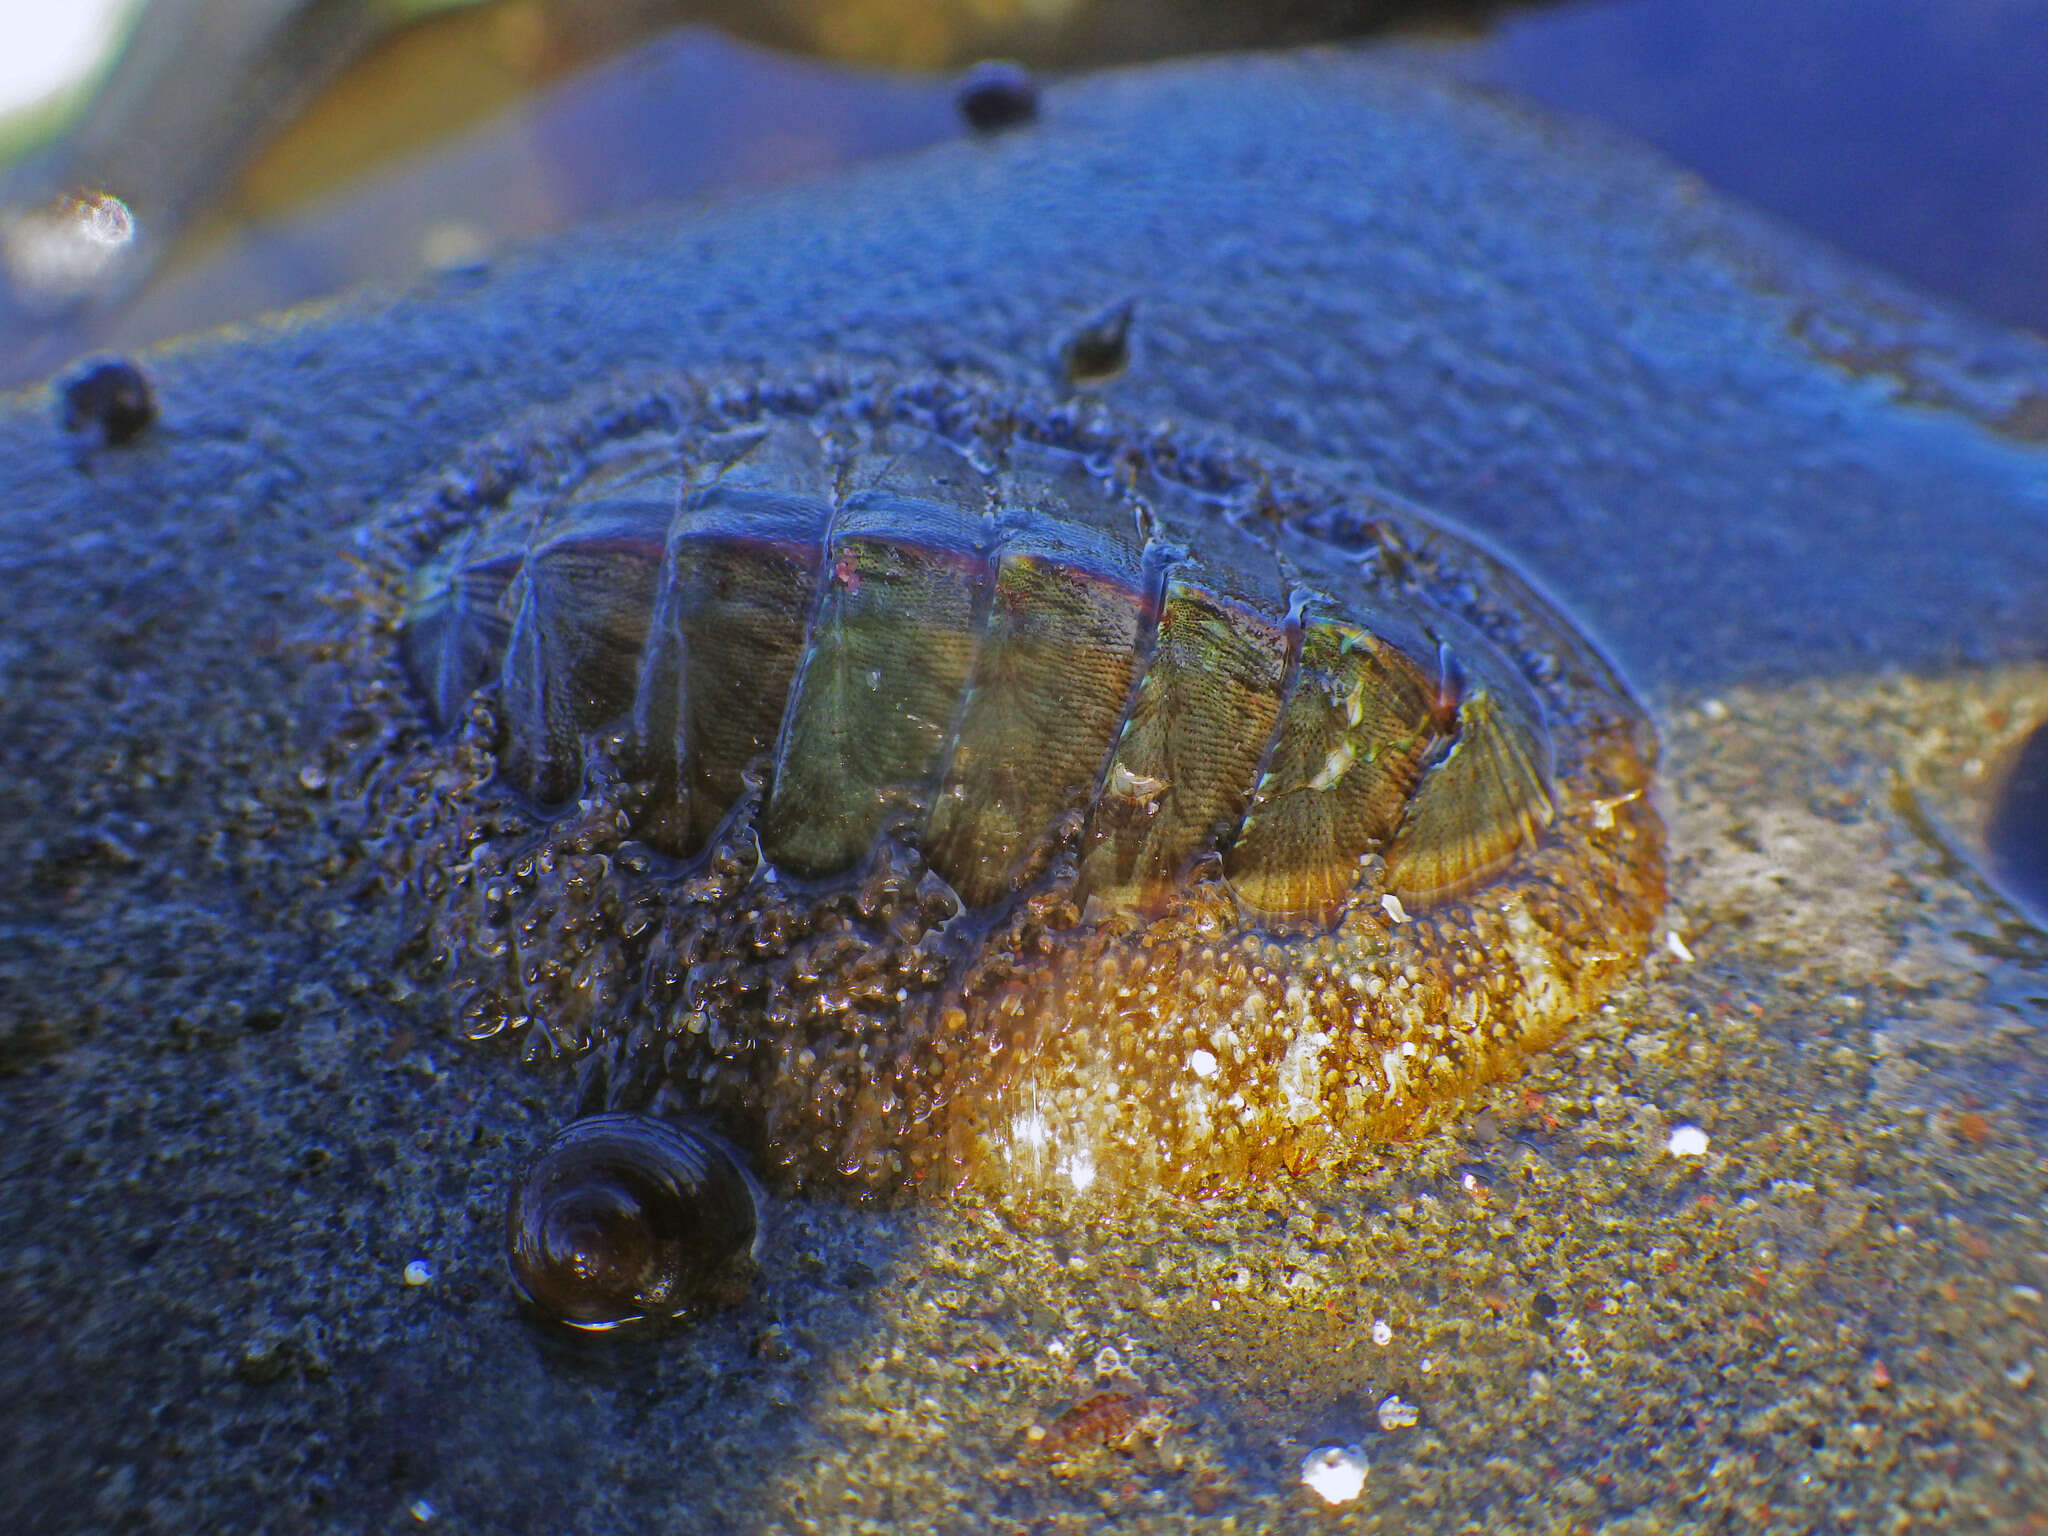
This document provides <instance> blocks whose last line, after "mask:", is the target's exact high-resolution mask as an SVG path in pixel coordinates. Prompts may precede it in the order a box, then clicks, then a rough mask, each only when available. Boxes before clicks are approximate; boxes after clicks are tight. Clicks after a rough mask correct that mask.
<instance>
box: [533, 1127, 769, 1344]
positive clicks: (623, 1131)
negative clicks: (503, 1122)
mask: <svg viewBox="0 0 2048 1536" xmlns="http://www.w3.org/2000/svg"><path fill="white" fill-rule="evenodd" d="M760 1243H761V1207H760V1191H759V1190H758V1189H757V1187H756V1186H755V1183H754V1180H753V1178H752V1176H751V1175H750V1174H748V1172H747V1171H746V1169H745V1168H744V1167H742V1166H741V1164H740V1162H739V1160H738V1159H737V1158H735V1157H734V1156H733V1155H732V1153H731V1152H730V1151H728V1150H727V1149H726V1147H725V1145H724V1144H723V1143H722V1142H720V1141H719V1140H718V1139H717V1138H715V1137H713V1136H711V1135H708V1134H707V1133H705V1132H703V1131H701V1130H699V1129H697V1128H696V1127H694V1126H690V1125H684V1124H678V1123H677V1122H674V1121H670V1120H663V1119H659V1118H656V1117H655V1116H652V1115H633V1114H603V1115H590V1116H587V1117H585V1118H584V1119H581V1120H575V1121H572V1122H570V1123H569V1124H568V1125H566V1126H564V1127H563V1128H562V1129H561V1130H560V1131H558V1132H557V1133H556V1134H555V1136H554V1137H553V1138H552V1139H551V1140H550V1141H549V1142H548V1143H547V1144H546V1145H545V1146H544V1147H542V1148H541V1150H540V1151H539V1152H538V1153H537V1154H535V1156H534V1158H533V1160H532V1161H531V1162H530V1163H529V1164H528V1165H527V1167H526V1170H525V1173H524V1175H523V1176H522V1177H521V1179H520V1181H519V1183H518V1184H517V1185H516V1186H515V1187H514V1189H513V1192H512V1199H511V1202H510V1204H509V1205H508V1207H507V1209H506V1213H505V1248H506V1253H507V1256H508V1257H509V1259H510V1261H511V1266H512V1280H513V1283H514V1285H516V1286H517V1287H518V1290H519V1293H520V1294H521V1295H522V1296H524V1297H525V1298H526V1300H527V1301H529V1302H530V1303H532V1305H533V1306H534V1307H535V1308H536V1309H537V1310H539V1311H540V1312H542V1313H545V1314H546V1315H547V1316H549V1317H551V1318H554V1319H555V1320H557V1321H559V1322H563V1323H567V1324H569V1325H570V1326H571V1327H574V1328H583V1329H589V1330H593V1331H596V1330H603V1329H608V1328H616V1327H619V1326H620V1325H622V1324H625V1323H635V1322H642V1321H645V1320H648V1319H652V1318H666V1317H681V1316H685V1315H688V1314H690V1313H693V1312H699V1311H705V1310H708V1309H710V1308H712V1307H715V1306H719V1305H723V1304H726V1303H729V1302H732V1301H736V1300H738V1299H739V1297H740V1296H741V1295H742V1294H744V1292H745V1289H746V1285H747V1282H748V1280H749V1279H750V1278H751V1274H752V1270H753V1266H754V1262H755V1260H756V1259H757V1257H758V1255H759V1249H760Z"/></svg>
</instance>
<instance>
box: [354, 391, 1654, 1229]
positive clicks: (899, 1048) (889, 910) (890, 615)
mask: <svg viewBox="0 0 2048 1536" xmlns="http://www.w3.org/2000/svg"><path fill="white" fill-rule="evenodd" d="M360 545H361V548H360V551H359V558H358V560H357V562H356V567H357V569H358V572H359V574H358V575H357V576H356V577H355V578H354V579H353V581H352V585H351V598H352V604H351V611H353V612H354V613H356V614H357V615H358V621H357V622H355V623H353V625H352V626H351V628H350V630H349V634H348V636H347V637H346V638H345V640H344V641H343V643H342V644H341V645H340V646H338V648H337V650H338V654H339V657H340V660H341V662H342V665H343V667H344V670H345V673H346V676H347V679H348V684H349V690H350V697H351V698H352V699H353V701H354V704H355V708H354V709H353V710H352V711H351V712H350V714H349V717H348V718H349V723H348V726H347V727H346V728H345V729H344V730H343V731H342V732H341V733H339V735H338V737H337V758H338V760H340V761H344V762H346V763H347V764H349V765H350V766H351V767H352V769H353V775H352V777H351V776H348V775H345V776H344V777H345V778H349V781H350V782H351V783H352V784H353V786H354V788H355V790H356V791H357V798H356V801H355V803H356V804H358V805H359V807H360V814H361V815H362V817H363V820H364V825H365V830H366V838H365V846H366V847H367V848H368V849H369V850H370V853H371V858H370V860H369V863H370V867H371V868H372V869H373V871H374V877H375V879H376V880H377V881H378V882H380V883H381V884H382V885H383V886H385V887H388V888H389V889H390V890H392V891H395V892H397V893H398V894H400V895H401V896H402V897H403V898H404V899H405V900H406V902H407V903H408V904H409V905H408V909H407V910H408V911H409V912H411V913H412V914H414V918H415V921H414V925H413V932H414V941H413V944H412V946H411V949H410V951H409V958H410V960H411V962H412V963H413V964H414V965H416V966H417V967H418V968H419V969H421V970H423V971H425V972H427V973H429V974H430V975H432V976H434V977H436V978H438V984H439V985H442V986H444V987H446V988H448V989H449V992H448V995H449V996H450V997H451V998H452V999H454V1000H455V1001H454V1010H455V1011H456V1012H457V1013H458V1014H459V1016H460V1018H461V1020H462V1027H463V1028H464V1030H465V1031H466V1032H467V1033H468V1034H470V1035H472V1036H475V1037H480V1038H481V1037H486V1036H493V1035H503V1036H509V1037H512V1038H516V1039H518V1040H520V1041H522V1042H523V1043H524V1045H525V1048H526V1050H527V1051H528V1053H529V1054H531V1055H537V1056H548V1057H564V1056H566V1057H572V1058H576V1059H578V1060H580V1061H581V1062H582V1063H583V1064H584V1070H583V1097H584V1102H585V1106H586V1107H588V1108H605V1109H619V1108H642V1107H645V1106H647V1105H648V1104H650V1103H661V1102H667V1103H680V1104H686V1105H687V1106H688V1107H689V1109H690V1110H691V1111H692V1112H694V1113H698V1114H702V1115H706V1116H708V1117H710V1118H711V1119H712V1120H714V1121H715V1122H716V1123H717V1124H719V1125H720V1126H721V1127H722V1128H723V1129H724V1130H725V1131H726V1132H727V1133H728V1134H729V1135H731V1136H732V1137H733V1138H734V1139H736V1140H737V1141H738V1142H740V1143H741V1144H742V1145H743V1146H745V1147H746V1148H747V1149H749V1150H750V1151H752V1152H753V1153H755V1154H756V1155H757V1156H759V1157H760V1158H761V1160H762V1163H763V1166H764V1168H765V1169H766V1170H767V1171H768V1173H769V1174H770V1176H771V1178H774V1179H777V1180H779V1181H780V1182H784V1183H808V1184H813V1185H817V1184H840V1185H845V1186H849V1187H851V1188H853V1189H856V1190H858V1191H862V1192H874V1193H889V1192H898V1191H904V1190H913V1189H926V1190H933V1189H951V1188H955V1187H958V1186H960V1185H962V1184H964V1183H971V1182H975V1181H981V1182H985V1183H994V1184H998V1185H1009V1186H1027V1187H1035V1186H1055V1187H1060V1188H1070V1189H1104V1190H1109V1189H1117V1188H1138V1187H1144V1188H1157V1187H1163V1188H1170V1189H1198V1188H1208V1187H1215V1186H1219V1185H1222V1184H1226V1183H1228V1182H1230V1181H1234V1180H1240V1179H1244V1178H1247V1177H1260V1176H1266V1175H1270V1174H1272V1173H1274V1172H1276V1171H1278V1170H1281V1169H1288V1168H1293V1169H1299V1168H1300V1167H1302V1166H1303V1165H1304V1164H1305V1163H1307V1162H1315V1161H1328V1160H1333V1159H1339V1158H1342V1157H1345V1156H1351V1155H1357V1154H1358V1153H1359V1152H1361V1151H1363V1150H1365V1149H1367V1148H1369V1147H1370V1146H1371V1145H1372V1144H1373V1143H1374V1142H1375V1141H1376V1140H1378V1139H1381V1138H1384V1137H1386V1136H1389V1135H1391V1134H1394V1133H1396V1132H1400V1131H1403V1130H1406V1129H1412V1128H1414V1127H1416V1126H1417V1125H1419V1124H1422V1123H1427V1122H1428V1121H1430V1120H1432V1119H1434V1118H1435V1117H1436V1116H1437V1115H1438V1114H1439V1113H1441V1112H1442V1111H1443V1110H1445V1109H1446V1108H1447V1107H1448V1106H1450V1105H1452V1104H1454V1103H1455V1102H1456V1101H1457V1100H1458V1099H1459V1098H1460V1097H1461V1096H1462V1095H1464V1094H1465V1093H1466V1092H1467V1091H1468V1090H1469V1089H1470V1088H1471V1087H1472V1086H1473V1085H1474V1084H1476V1083H1478V1082H1480V1081H1483V1080H1486V1079H1488V1078H1491V1077H1496V1076H1499V1075H1501V1074H1502V1073H1504V1072H1506V1071H1509V1070H1511V1069H1513V1068H1514V1067H1515V1066H1516V1065H1517V1064H1518V1063H1519V1062H1520V1061H1521V1060H1523V1059H1524V1058H1525V1057H1526V1056H1527V1055H1528V1053H1530V1052H1531V1051H1533V1050H1536V1049H1539V1048H1541V1047H1542V1046H1543V1045H1545V1044H1547V1043H1549V1042H1550V1041H1551V1040H1552V1039H1554V1038H1555V1037H1556V1036H1557V1034H1558V1033H1559V1031H1560V1030H1561V1029H1562V1028H1563V1027H1564V1026H1565V1025H1566V1024H1567V1023H1569V1022H1570V1021H1571V1020H1572V1019H1573V1018H1575V1017H1576V1016H1578V1015H1579V1014H1580V1013H1582V1012H1583V1011H1584V1010H1586V1009H1587V1008H1588V1007H1590V1006H1593V1005H1594V1004H1595V1003H1597V1002H1598V1001H1599V1000H1600V998H1601V997H1603V996H1604V995H1605V994H1606V993H1607V991H1608V990H1609V989H1610V988H1611V987H1612V985H1613V984H1614V982H1615V980H1616V979H1617V978H1618V977H1619V976H1620V975H1622V974H1623V973H1624V972H1625V971H1626V970H1627V968H1629V967H1630V966H1631V965H1633V964H1634V963H1635V961H1636V960H1637V959H1638V958H1639V956H1640V955H1641V953H1642V950H1643V948H1644V944H1645V939H1646V935H1647V934H1648V932H1649V929H1650V926H1651V924H1652V922H1653V921H1654V919H1655V917H1656V914H1657V913H1658V911H1659V910H1660V908H1661V905H1662V901H1663V850H1662V831H1661V828H1660V826H1659V824H1658V821H1657V819H1656V816H1655V814H1654V812H1653V811H1652V809H1651V807H1650V805H1649V803H1648V800H1647V797H1646V794H1645V790H1646V788H1647V785H1648V782H1649V776H1650V771H1651V764H1652V760H1653V757H1654V742H1653V739H1652V736H1651V734H1650V731H1649V729H1648V726H1647V724H1646V722H1645V721H1644V719H1643V717H1642V715H1641V713H1640V711H1639V710H1638V709H1637V707H1636V706H1635V705H1634V704H1633V703H1632V701H1631V700H1630V698H1629V697H1628V695H1627V693H1626V691H1625V690H1624V688H1623V687H1622V686H1621V684H1620V683H1619V681H1618V680H1617V678H1616V677H1615V675H1614V673H1613V671H1612V669H1611V668H1610V667H1609V666H1608V665H1607V664H1606V663H1605V662H1604V661H1603V660H1602V659H1601V658H1600V656H1599V655H1598V654H1597V652H1596V651H1595V650H1594V648H1593V647H1592V646H1591V645H1589V644H1588V643H1587V642H1586V640H1585V639H1584V638H1583V637H1582V636H1581V635H1580V634H1578V633H1577V632H1576V631H1575V630H1574V628H1573V627H1572V625H1571V624H1570V623H1569V621H1568V620H1567V619H1566V618H1565V617H1564V616H1562V615H1561V614H1560V613H1558V612H1557V611H1556V610H1555V609H1554V608H1553V607H1552V606H1551V605H1549V604H1547V603H1546V602H1545V601H1543V600H1542V599H1541V598H1540V597H1539V596H1538V595H1537V594H1536V593H1535V592H1534V591H1533V590H1532V589H1531V588H1530V587H1529V586H1528V584H1527V583H1526V582H1524V581H1523V580H1521V579H1520V578H1519V577H1518V576H1517V575H1516V574H1515V573H1514V572H1513V571H1512V570H1511V569H1509V568H1508V567H1507V566H1506V565H1505V564H1503V563H1502V562H1501V561H1500V560H1499V559H1497V558H1495V557H1494V556H1492V555H1490V554H1489V553H1487V552H1486V551H1485V550H1483V549H1482V548H1480V547H1479V546H1478V545H1477V544H1475V543H1474V542H1472V541H1471V540H1469V539H1466V538H1463V537H1461V536H1459V535H1457V534H1455V533H1453V532H1451V531H1450V530H1448V529H1446V528H1445V527H1443V526H1441V525H1440V524H1438V523H1436V522H1434V521H1433V520H1431V519H1429V518H1427V517H1426V516H1424V515H1423V514H1421V513H1419V512H1417V511H1415V510H1414V509H1412V508H1408V507H1405V506H1402V505H1400V504H1398V503H1396V502H1394V501H1393V500H1392V499H1390V498H1386V497H1382V496H1379V495H1377V494H1374V493H1372V492H1369V491H1366V490H1361V489H1360V488H1359V487H1358V486H1357V485H1356V484H1355V483H1352V481H1351V478H1350V477H1349V476H1335V475H1332V476H1318V475H1317V474H1316V473H1315V472H1314V471H1313V470H1312V469H1309V468H1307V467H1304V466H1301V465H1298V464H1296V463H1294V462H1292V461H1290V460H1288V459H1286V458H1284V457H1283V456H1281V455H1279V454H1277V453H1274V452H1272V451H1270V450H1265V449H1261V448H1258V447H1255V446H1252V445H1248V444H1243V443H1239V442H1235V441H1232V440H1230V439H1228V438H1224V437H1220V436H1217V435H1215V434H1205V433H1194V432H1186V431H1177V430H1174V429H1171V428H1157V429H1154V428H1140V427H1137V426H1134V425H1132V424H1130V423H1128V422H1124V421H1120V420H1119V419H1118V418H1116V417H1115V416H1114V415H1113V414H1112V413H1110V412H1108V411H1106V410H1104V409H1103V408H1101V407H1100V406H1098V405H1094V404H1072V403H1069V404H1049V403H1044V402H1039V401H1035V400H1031V399H1028V398H1025V397H1021V396H1016V395H1011V394H1006V393H1004V392H1003V391H1001V390H999V389H997V388H994V387H990V386H986V385H983V384H980V383H977V382H974V381H971V380H962V379H957V378H950V377H939V376H933V377H922V378H910V379H902V378H885V377H879V376H873V375H860V374H854V373H847V372H835V371H832V370H820V371H818V372H815V373H812V374H806V375H802V376H798V377H793V378H788V379H782V380H769V381H752V382H739V383H733V382H726V383H720V384H715V385H713V384H705V383H702V382H697V381H690V380H668V381H655V382H651V383H645V384H642V385H636V386H633V387H628V388H620V389H615V390H613V391H611V392H609V393H607V394H606V395H604V396H603V397H601V398H597V399H593V400H590V401H586V402H584V403H583V404H582V405H580V406H577V407H573V408H568V409H565V410H562V411H559V412H557V413H554V414H553V415H551V416H548V417H544V418H540V419H538V420H536V421H535V422H533V423H530V424H529V425H527V426H526V427H524V428H521V429H518V430H515V431H513V432H511V433H508V434H507V435H506V436H505V437H504V438H502V439H500V440H498V441H496V442H493V443H490V444H486V445H484V446H483V447H481V448H479V449H477V450H475V451H474V452H472V453H471V454H470V455H469V456H468V457H467V458H466V459H465V460H463V461H462V462H461V463H460V464H458V465H457V466H455V467H454V468H453V469H452V470H451V471H450V472H449V473H448V474H447V475H445V476H443V477H442V478H440V479H439V480H438V481H436V482H435V483H434V484H433V485H432V486H431V487H429V488H428V489H427V490H426V491H425V492H423V493H422V494H421V495H420V496H418V497H417V498H415V499H413V500H411V501H408V502H407V503H406V504H404V505H403V506H401V507H399V508H397V509H395V510H394V511H393V512H392V513H390V514H389V515H388V516H386V517H384V518H381V519H379V520H378V521H377V522H376V523H375V524H373V525H372V526H371V527H370V528H368V529H366V530H364V532H363V535H362V537H361V540H360Z"/></svg>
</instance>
